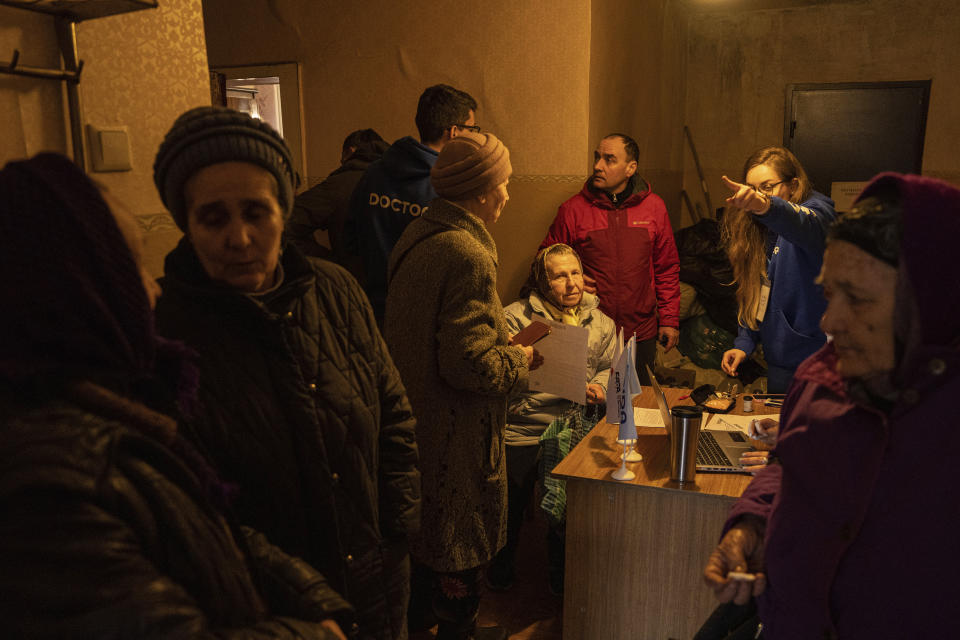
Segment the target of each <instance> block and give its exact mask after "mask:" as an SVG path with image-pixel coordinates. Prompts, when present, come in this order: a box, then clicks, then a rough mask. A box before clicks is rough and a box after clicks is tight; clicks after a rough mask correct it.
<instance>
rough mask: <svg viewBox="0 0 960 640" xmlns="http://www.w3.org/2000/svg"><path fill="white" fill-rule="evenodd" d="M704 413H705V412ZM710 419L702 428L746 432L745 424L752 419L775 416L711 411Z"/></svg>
mask: <svg viewBox="0 0 960 640" xmlns="http://www.w3.org/2000/svg"><path fill="white" fill-rule="evenodd" d="M705 415H706V414H705ZM709 415H710V419H709V420H707V422H706V424H704V425H703V428H704V429H713V430H715V431H740V432H742V433H747V426H748V425H749V424H750V422H752V421H753V420H759V419H760V418H770V417H776V416H769V415H758V416H731V415H727V414H723V415H720V414H719V413H711V414H709Z"/></svg>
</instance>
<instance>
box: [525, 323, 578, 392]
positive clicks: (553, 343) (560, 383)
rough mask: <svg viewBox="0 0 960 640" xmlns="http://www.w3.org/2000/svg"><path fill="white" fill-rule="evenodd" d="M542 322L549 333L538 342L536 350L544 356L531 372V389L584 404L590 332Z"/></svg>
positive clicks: (567, 325) (571, 326)
mask: <svg viewBox="0 0 960 640" xmlns="http://www.w3.org/2000/svg"><path fill="white" fill-rule="evenodd" d="M538 322H539V321H538ZM545 322H546V323H547V324H548V326H549V329H550V334H549V335H546V336H544V337H543V339H542V340H540V341H539V342H537V351H538V352H539V353H540V354H541V355H542V356H543V364H542V365H540V367H538V368H537V369H535V370H533V371H531V372H530V390H531V391H545V392H547V393H552V394H554V395H558V396H560V397H562V398H566V399H567V400H572V401H573V402H578V403H580V404H586V403H587V340H588V338H589V337H590V331H589V330H588V329H587V328H586V327H575V326H573V325H569V324H562V323H560V322H554V321H553V320H545ZM517 335H519V334H517ZM514 342H516V337H514Z"/></svg>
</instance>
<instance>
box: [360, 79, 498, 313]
mask: <svg viewBox="0 0 960 640" xmlns="http://www.w3.org/2000/svg"><path fill="white" fill-rule="evenodd" d="M476 110H477V101H476V100H474V99H473V98H472V97H471V96H470V94H468V93H466V92H464V91H460V90H459V89H455V88H453V87H451V86H449V85H445V84H438V85H434V86H432V87H427V89H425V90H424V92H423V93H422V94H421V95H420V100H419V102H418V103H417V115H416V119H415V120H416V124H417V130H418V131H419V133H420V140H419V141H418V140H416V139H414V138H413V137H412V136H404V137H403V138H400V139H399V140H397V141H396V142H394V143H393V144H392V145H391V146H390V148H389V149H387V150H386V152H384V154H383V157H382V158H381V159H380V160H377V161H375V162H373V163H371V164H370V166H369V167H368V168H367V170H366V172H365V173H364V175H363V177H362V178H361V179H360V182H359V183H357V187H356V188H355V189H354V191H353V195H352V196H351V199H350V211H349V213H348V215H347V220H346V223H345V225H344V229H343V245H344V250H345V252H346V253H347V255H351V256H358V257H359V262H360V265H359V266H358V269H359V272H355V273H354V275H355V276H357V279H358V280H359V281H360V284H362V285H363V288H364V290H365V291H366V292H367V297H368V298H370V304H371V305H372V306H373V312H374V315H376V317H377V322H378V323H380V324H382V323H383V312H384V304H385V301H386V297H387V261H388V260H389V258H390V252H391V251H393V246H394V245H395V244H396V243H397V240H398V239H399V238H400V234H401V233H403V230H404V229H406V228H407V225H408V224H410V222H411V221H412V220H413V219H414V218H416V217H418V216H420V215H421V214H422V213H423V212H424V211H426V209H427V207H428V206H429V204H430V201H431V200H433V199H434V198H435V197H436V196H437V194H436V192H435V191H434V190H433V186H432V185H431V184H430V169H431V168H433V165H434V163H435V162H436V161H437V155H438V154H439V153H440V150H441V149H443V147H444V146H445V145H446V144H447V143H448V142H450V141H451V140H453V139H454V138H456V137H457V136H458V135H460V133H461V132H463V131H472V132H474V133H478V132H479V131H480V127H479V126H477V124H476Z"/></svg>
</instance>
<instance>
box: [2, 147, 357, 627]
mask: <svg viewBox="0 0 960 640" xmlns="http://www.w3.org/2000/svg"><path fill="white" fill-rule="evenodd" d="M141 251H142V243H141V238H140V233H139V229H138V227H137V222H136V220H134V218H133V216H132V215H131V214H130V213H129V212H126V211H125V210H123V209H121V208H118V206H117V204H116V203H115V202H114V201H113V200H112V199H111V198H109V196H108V195H107V194H101V193H100V192H98V190H97V188H96V187H95V186H94V185H93V184H92V183H91V182H90V180H88V179H87V177H86V176H84V175H83V173H82V172H81V171H80V170H79V169H78V168H77V166H76V165H74V164H73V163H72V162H70V161H69V160H68V159H67V158H64V157H63V156H60V155H55V154H41V155H39V156H36V157H35V158H33V159H31V160H27V161H21V162H12V163H10V164H8V165H7V166H6V167H5V168H4V169H3V170H2V171H0V268H2V270H3V273H4V274H5V277H4V278H2V279H0V298H2V299H3V300H6V301H8V302H9V303H10V304H8V305H7V306H5V307H4V310H3V313H0V335H2V336H3V338H2V339H0V513H2V514H3V516H2V518H3V526H2V527H0V615H2V618H3V627H4V629H5V632H4V635H6V636H8V637H16V638H37V639H43V638H50V639H53V638H68V637H69V638H108V637H109V638H160V637H162V638H198V637H214V636H215V637H217V638H252V637H257V638H317V639H323V640H334V639H336V638H339V639H341V640H342V638H343V637H344V636H343V635H342V633H340V630H339V628H338V625H337V624H336V623H334V622H333V619H334V618H335V619H336V620H337V621H338V622H339V624H340V626H344V625H345V626H347V627H348V628H349V626H350V624H351V622H352V619H353V618H352V615H351V613H352V612H351V611H350V608H349V606H348V605H347V603H346V602H344V601H343V600H342V599H341V598H340V597H339V596H338V595H337V594H335V593H334V592H333V591H332V590H331V589H330V588H329V587H327V585H326V584H325V583H324V582H323V578H322V576H320V575H319V574H318V573H317V572H316V571H314V570H313V569H311V568H310V567H307V566H306V565H304V564H303V563H302V562H301V561H299V560H294V559H292V558H289V557H287V556H285V555H284V554H282V553H280V552H279V550H277V549H276V548H274V547H271V546H270V545H269V544H267V543H266V541H265V540H264V538H263V536H262V535H259V534H254V533H253V532H252V531H250V530H241V529H239V528H235V527H230V526H228V525H227V523H226V522H225V519H224V516H223V513H224V512H225V511H226V507H227V504H228V502H229V495H230V490H229V487H228V486H227V485H224V484H223V483H222V482H220V481H219V479H218V477H217V474H216V473H215V472H214V471H213V469H212V468H211V467H210V466H209V465H208V464H207V462H206V461H205V460H204V459H203V458H202V457H201V456H200V455H199V454H198V453H197V451H196V449H194V448H193V447H192V446H191V445H189V444H188V443H187V442H186V441H185V440H184V439H183V437H182V436H181V435H180V433H179V428H178V427H179V425H178V424H177V421H176V420H175V419H174V418H173V417H171V415H176V414H177V413H178V410H184V411H186V410H189V408H190V407H191V406H192V404H193V401H194V400H195V396H194V393H195V391H196V370H195V368H193V366H192V365H191V364H190V360H191V359H192V355H191V354H189V352H188V350H187V349H185V348H184V347H183V345H182V344H180V343H173V342H170V341H166V340H163V339H160V338H158V337H157V336H156V335H155V334H154V331H153V318H152V313H151V307H152V306H153V303H154V302H155V300H156V296H157V294H158V291H157V287H156V283H155V282H153V281H152V280H151V279H150V278H149V276H145V275H144V271H143V268H142V265H141V264H140V253H141ZM280 615H287V616H291V617H279V616H280ZM293 618H299V619H293Z"/></svg>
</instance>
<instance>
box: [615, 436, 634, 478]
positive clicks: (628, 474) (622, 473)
mask: <svg viewBox="0 0 960 640" xmlns="http://www.w3.org/2000/svg"><path fill="white" fill-rule="evenodd" d="M617 442H620V443H622V444H623V455H622V456H621V458H620V468H619V469H617V470H616V471H614V472H613V474H612V476H613V479H614V480H620V481H627V480H633V479H634V478H636V477H637V474H635V473H634V472H633V471H630V469H627V457H628V455H629V454H628V453H627V451H628V449H630V448H632V447H633V444H634V443H635V442H636V440H617Z"/></svg>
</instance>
